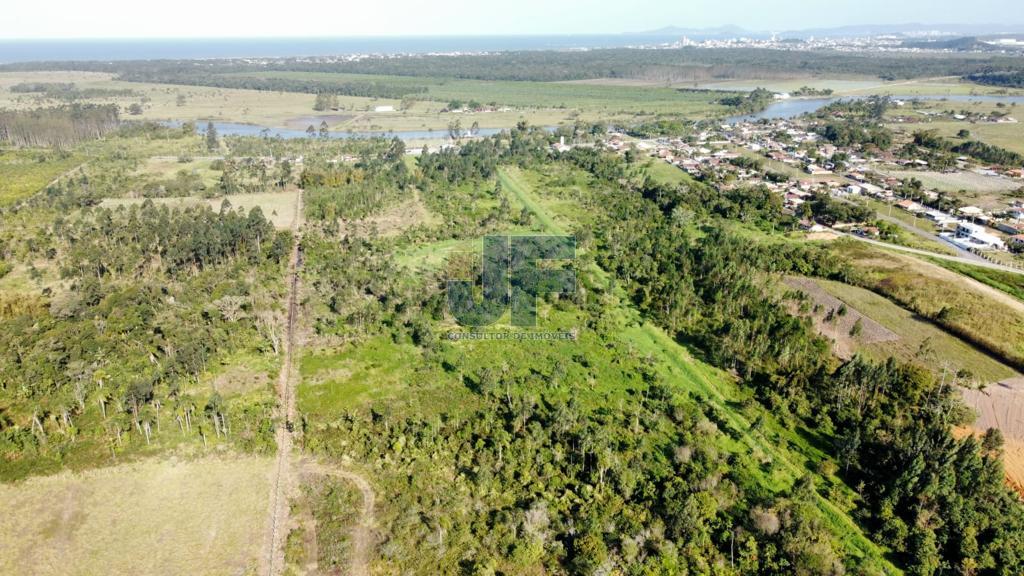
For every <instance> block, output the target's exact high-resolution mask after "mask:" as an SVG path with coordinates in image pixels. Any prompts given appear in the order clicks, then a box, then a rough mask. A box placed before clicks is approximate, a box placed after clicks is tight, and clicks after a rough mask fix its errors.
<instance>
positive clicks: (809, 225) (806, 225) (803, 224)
mask: <svg viewBox="0 0 1024 576" xmlns="http://www.w3.org/2000/svg"><path fill="white" fill-rule="evenodd" d="M800 229H801V230H805V231H807V232H824V231H826V230H828V228H825V227H824V226H822V225H821V224H818V223H817V222H811V221H810V220H801V221H800Z"/></svg>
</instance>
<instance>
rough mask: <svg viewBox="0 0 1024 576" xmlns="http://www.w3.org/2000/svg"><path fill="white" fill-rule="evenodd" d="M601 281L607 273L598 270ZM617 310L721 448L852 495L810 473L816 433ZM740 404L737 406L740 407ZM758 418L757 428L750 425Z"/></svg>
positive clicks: (874, 549)
mask: <svg viewBox="0 0 1024 576" xmlns="http://www.w3.org/2000/svg"><path fill="white" fill-rule="evenodd" d="M499 178H501V180H502V185H503V187H504V188H505V189H506V190H510V191H511V193H512V194H513V195H514V196H515V197H516V198H517V199H519V200H520V201H521V202H522V203H523V204H524V205H526V206H527V207H529V208H530V209H531V210H532V211H534V213H535V215H536V216H537V219H538V221H539V222H541V223H542V224H543V225H544V227H545V230H546V231H547V232H548V233H552V234H563V233H564V230H565V229H564V228H563V227H562V226H561V225H559V224H557V222H556V221H557V220H558V214H554V215H552V214H550V213H549V211H548V209H547V207H546V206H545V205H544V202H543V201H542V200H541V199H539V198H538V197H537V195H536V194H535V191H534V190H532V189H531V188H530V187H529V185H528V183H527V182H526V178H525V176H524V175H523V174H522V173H521V172H520V171H519V170H517V169H512V168H503V169H501V171H500V175H499ZM596 275H597V277H598V278H599V279H600V278H602V277H604V276H605V274H604V273H603V272H602V271H600V270H597V271H596ZM616 313H618V314H620V315H623V316H625V317H627V318H630V319H631V322H630V324H631V325H630V327H629V328H628V329H627V330H625V331H624V332H622V333H621V334H620V338H621V339H622V341H623V342H624V343H625V344H626V345H628V346H630V347H632V348H635V349H636V350H638V351H639V352H641V353H642V354H645V355H649V356H650V357H652V358H654V359H655V360H657V363H658V368H659V370H660V371H661V372H662V373H663V374H664V375H665V376H666V379H667V381H669V382H672V383H673V384H675V385H676V386H679V387H680V389H683V390H686V392H687V393H689V394H690V396H691V397H692V398H694V399H695V400H697V401H699V402H701V403H702V404H710V405H712V406H714V407H715V409H716V410H717V412H718V413H719V414H721V415H722V416H723V417H724V419H725V421H726V422H727V423H728V427H729V429H728V430H727V432H728V434H729V435H730V437H731V438H732V439H733V440H734V443H731V445H730V446H726V447H724V448H725V449H727V450H729V451H730V452H733V453H736V452H749V453H753V454H755V455H759V456H762V457H764V458H766V459H767V460H768V461H769V462H771V463H772V466H771V467H770V472H768V473H764V474H758V477H757V478H756V480H757V481H758V483H759V484H761V485H762V486H764V487H766V488H768V489H770V490H782V489H785V488H788V487H789V486H791V485H792V483H793V482H795V481H796V479H798V478H800V477H802V476H804V475H808V474H810V475H812V477H814V478H815V480H816V482H815V484H816V485H817V486H818V487H819V489H821V488H824V487H829V488H831V489H832V490H833V493H834V494H841V495H842V497H843V498H844V499H850V498H852V497H853V493H852V491H851V490H850V489H849V488H848V487H846V486H844V485H842V483H841V482H840V481H839V480H838V479H836V478H834V477H828V478H826V477H824V476H822V475H819V474H817V473H816V472H814V471H813V469H814V468H816V467H817V465H818V464H819V463H821V462H822V461H824V460H825V459H826V458H827V456H826V455H825V453H824V452H822V451H821V450H820V449H818V448H816V447H815V445H814V443H815V441H816V440H820V439H816V438H815V436H814V433H813V432H812V431H809V430H801V431H800V432H799V433H797V432H793V431H791V430H788V429H786V428H785V427H783V426H782V425H781V424H780V423H779V422H778V420H777V419H775V418H774V416H772V415H771V414H770V413H769V412H768V411H767V410H765V409H763V408H761V407H760V406H756V405H755V404H756V403H752V402H746V401H747V400H749V395H748V394H747V393H746V392H745V391H743V390H742V389H741V388H740V387H739V386H738V385H737V384H736V382H735V380H734V379H733V378H732V377H730V376H729V375H727V374H725V373H723V372H721V371H719V370H717V369H715V368H713V367H711V366H709V365H707V364H705V363H703V362H701V361H699V360H697V359H696V358H694V357H693V355H692V354H691V353H690V352H689V351H688V350H687V349H686V348H684V347H683V346H681V345H680V344H678V343H677V342H675V341H674V340H673V339H672V338H671V337H669V336H668V335H667V334H666V333H665V332H664V331H663V330H661V329H660V328H658V327H657V326H654V325H653V324H651V323H649V322H646V321H644V320H642V319H641V318H640V317H639V314H638V313H637V312H636V310H634V309H633V308H632V307H631V306H629V304H628V303H627V302H626V300H625V298H624V296H623V295H622V294H620V296H619V299H618V302H617V309H616ZM741 405H742V406H745V407H744V408H737V407H738V406H741ZM755 420H757V421H758V422H759V424H758V426H757V427H756V428H755V426H753V425H752V423H753V422H754V421H755ZM818 508H819V509H820V510H821V513H822V517H823V519H825V521H826V522H827V524H828V525H829V527H830V529H831V531H832V533H833V534H834V535H835V536H836V537H837V538H839V539H840V540H841V541H842V542H844V544H845V545H846V547H847V549H848V551H849V553H851V554H852V555H854V556H857V557H862V558H867V559H870V561H869V564H870V565H872V566H874V567H875V568H876V569H878V570H881V571H884V572H887V573H896V572H898V570H897V569H896V568H895V567H894V566H892V565H891V564H889V563H888V562H887V561H886V560H885V559H884V551H883V550H882V549H881V548H879V547H878V546H877V545H875V544H874V543H873V542H871V541H870V540H869V539H868V538H867V537H866V536H865V535H864V533H863V532H862V531H861V529H860V527H859V526H857V524H856V523H855V522H854V521H853V519H852V518H851V517H850V515H849V512H850V509H844V508H842V507H840V506H839V505H837V504H836V503H834V502H832V501H830V500H829V499H826V498H824V497H819V499H818Z"/></svg>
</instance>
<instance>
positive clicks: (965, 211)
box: [957, 206, 985, 218]
mask: <svg viewBox="0 0 1024 576" xmlns="http://www.w3.org/2000/svg"><path fill="white" fill-rule="evenodd" d="M957 212H959V213H960V214H962V215H964V216H966V217H968V218H979V217H981V216H984V215H985V211H984V210H982V209H981V208H978V207H977V206H964V207H963V208H960V209H959V210H957Z"/></svg>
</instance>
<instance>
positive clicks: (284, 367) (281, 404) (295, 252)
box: [264, 192, 302, 576]
mask: <svg viewBox="0 0 1024 576" xmlns="http://www.w3.org/2000/svg"><path fill="white" fill-rule="evenodd" d="M295 203H296V207H295V219H294V220H293V221H292V232H293V233H294V234H295V240H294V245H293V246H292V253H291V256H290V258H289V260H288V311H287V320H286V322H287V328H286V334H285V339H284V359H283V361H282V362H281V372H280V374H279V375H278V378H277V396H278V411H279V413H278V419H279V420H284V425H283V426H281V425H279V426H278V427H277V431H276V432H275V440H276V441H277V461H276V462H275V464H274V476H273V480H272V481H271V486H272V488H271V495H270V512H269V513H270V522H269V525H268V528H267V537H266V550H267V553H266V557H265V559H264V565H265V569H266V573H267V574H269V575H270V576H277V575H278V574H281V572H282V571H283V570H284V541H285V539H286V538H287V536H288V512H289V503H288V497H289V495H290V494H291V493H292V491H293V490H294V489H295V488H296V483H295V482H294V479H295V475H294V472H293V470H292V466H291V458H292V444H293V441H294V438H293V432H292V430H293V429H294V426H293V424H292V423H293V422H294V421H295V394H294V378H293V374H292V371H293V367H294V362H293V357H294V354H295V347H296V338H295V334H296V327H297V322H298V309H299V304H298V300H299V269H300V268H301V266H302V255H301V254H300V250H299V245H300V243H301V242H300V240H301V236H300V233H301V229H302V192H300V193H299V194H298V196H296V199H295Z"/></svg>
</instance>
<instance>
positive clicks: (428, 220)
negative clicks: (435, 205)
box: [341, 194, 437, 238]
mask: <svg viewBox="0 0 1024 576" xmlns="http://www.w3.org/2000/svg"><path fill="white" fill-rule="evenodd" d="M436 222H437V217H436V216H434V214H433V213H432V212H430V210H428V209H427V207H426V206H424V205H423V202H421V201H420V197H419V194H417V195H416V197H415V198H413V199H412V200H408V201H406V202H402V203H401V204H399V205H397V206H395V207H394V208H391V209H389V210H385V211H384V212H382V213H380V214H375V215H373V216H370V217H368V218H364V219H362V220H342V221H341V232H342V234H344V235H346V236H347V235H350V234H351V235H353V236H367V235H370V234H371V233H372V232H373V231H374V230H376V231H377V235H378V236H381V237H385V238H386V237H390V236H397V235H399V234H401V233H402V232H405V231H406V230H408V229H410V228H413V227H415V226H420V225H430V224H433V223H436Z"/></svg>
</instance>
